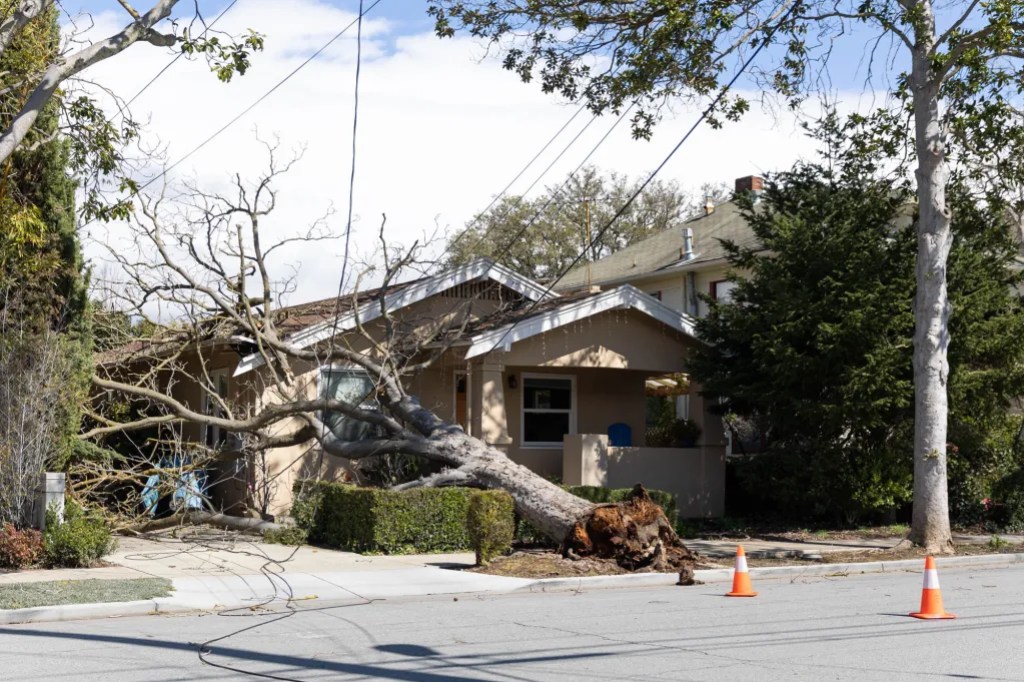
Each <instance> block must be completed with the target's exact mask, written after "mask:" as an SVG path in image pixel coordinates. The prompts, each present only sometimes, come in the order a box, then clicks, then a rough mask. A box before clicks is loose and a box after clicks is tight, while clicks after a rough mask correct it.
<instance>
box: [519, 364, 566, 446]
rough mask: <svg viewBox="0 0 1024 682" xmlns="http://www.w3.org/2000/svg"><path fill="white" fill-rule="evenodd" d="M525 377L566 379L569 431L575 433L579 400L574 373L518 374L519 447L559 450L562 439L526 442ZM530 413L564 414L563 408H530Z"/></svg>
mask: <svg viewBox="0 0 1024 682" xmlns="http://www.w3.org/2000/svg"><path fill="white" fill-rule="evenodd" d="M527 379H568V381H569V386H570V398H569V400H570V401H571V402H570V405H569V433H568V434H566V435H572V434H574V433H576V412H577V410H578V409H579V402H578V401H577V398H576V375H575V374H544V373H542V372H521V373H520V374H519V447H520V448H521V449H524V450H561V449H562V441H558V442H555V441H543V442H533V443H527V442H526V409H527V408H526V380H527ZM530 412H531V413H532V414H547V413H550V414H564V413H565V410H553V409H552V410H545V409H537V408H530Z"/></svg>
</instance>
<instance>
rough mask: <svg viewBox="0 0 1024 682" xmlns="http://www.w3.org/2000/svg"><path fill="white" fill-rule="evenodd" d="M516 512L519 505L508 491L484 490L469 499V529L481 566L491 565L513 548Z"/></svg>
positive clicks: (478, 563)
mask: <svg viewBox="0 0 1024 682" xmlns="http://www.w3.org/2000/svg"><path fill="white" fill-rule="evenodd" d="M514 513H515V502H513V500H512V496H511V495H509V494H508V493H507V492H505V491H504V490H481V491H479V492H476V493H474V494H473V495H472V496H471V497H470V498H469V512H468V514H467V516H466V527H467V530H468V531H469V541H470V543H471V544H472V546H473V551H475V552H476V563H477V565H478V566H484V565H486V564H489V563H490V562H491V559H493V558H495V557H496V556H499V555H501V554H504V553H505V552H507V551H508V550H509V549H511V548H512V540H513V538H514V537H515V531H516V523H515V516H514Z"/></svg>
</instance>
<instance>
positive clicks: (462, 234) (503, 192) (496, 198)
mask: <svg viewBox="0 0 1024 682" xmlns="http://www.w3.org/2000/svg"><path fill="white" fill-rule="evenodd" d="M586 108H587V105H586V104H583V105H582V106H580V108H579V109H577V110H576V113H574V114H573V115H572V116H570V117H569V120H568V121H566V122H565V123H563V124H562V127H561V128H559V129H558V131H557V132H556V133H555V134H554V135H552V136H551V137H550V138H549V139H548V141H547V142H546V143H545V144H544V146H543V147H541V148H540V151H538V152H537V153H536V154H534V155H533V158H532V159H530V160H529V161H528V162H527V163H526V165H525V166H523V167H522V169H521V170H520V171H519V172H518V173H516V176H515V177H514V178H512V180H510V181H509V183H508V184H507V185H505V187H504V189H502V190H501V191H500V192H498V193H497V194H496V195H495V196H494V198H493V199H491V203H489V204H487V207H486V208H484V210H482V211H480V213H478V214H477V218H479V217H480V216H483V215H485V214H486V213H487V212H488V211H490V210H491V208H492V207H493V206H494V205H495V204H496V203H498V201H500V200H501V199H502V198H503V197H504V196H505V195H506V194H507V193H508V191H509V190H510V189H511V188H512V185H514V184H515V183H516V182H518V181H519V178H521V177H523V175H525V174H526V171H527V170H529V169H530V166H532V165H533V164H534V163H536V161H537V159H539V158H540V157H541V155H543V154H544V152H546V151H547V150H548V147H550V146H551V145H552V144H554V142H555V140H556V139H558V138H559V137H560V136H561V135H562V133H563V132H565V130H566V128H568V127H569V126H570V125H571V124H572V122H573V121H575V120H576V117H577V116H579V115H580V114H581V113H583V112H584V111H585V110H586ZM596 119H597V117H596V116H594V117H593V118H591V119H590V122H589V123H587V125H586V126H584V128H583V130H581V131H580V132H579V133H577V135H576V137H574V138H573V140H572V142H570V143H569V145H568V146H567V147H566V148H565V149H563V150H562V152H561V153H560V154H559V155H558V156H557V157H556V158H555V161H557V160H558V159H560V158H561V157H562V155H563V154H565V152H566V151H568V147H571V146H572V144H573V143H574V142H576V140H578V139H579V137H580V135H581V134H582V133H583V131H585V130H586V129H587V128H589V127H590V124H591V123H593V122H594V121H595V120H596ZM552 165H554V163H552V164H549V165H548V167H547V168H545V169H544V170H543V171H542V172H541V174H540V175H539V176H538V177H537V179H536V180H534V181H533V183H532V184H531V185H530V186H529V187H528V188H527V189H526V190H524V191H523V194H527V193H529V191H530V190H531V189H532V188H533V187H534V185H536V184H537V183H538V182H539V181H540V179H541V178H542V177H544V175H546V174H547V172H548V171H549V170H551V166H552ZM510 210H511V209H510ZM475 221H476V218H474V219H473V222H475ZM469 230H470V227H469V226H468V225H467V226H466V227H465V228H463V230H462V232H460V233H459V234H458V235H456V237H455V239H453V240H451V242H449V244H448V246H447V247H445V251H451V250H452V248H454V246H455V245H456V244H457V243H458V242H459V240H461V239H462V238H463V237H465V236H466V235H468V234H469ZM489 232H490V229H488V230H487V231H485V232H484V234H483V235H481V236H480V238H479V239H478V240H477V242H478V243H479V242H480V241H483V240H484V239H486V238H487V235H488V233H489Z"/></svg>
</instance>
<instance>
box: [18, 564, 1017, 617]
mask: <svg viewBox="0 0 1024 682" xmlns="http://www.w3.org/2000/svg"><path fill="white" fill-rule="evenodd" d="M938 561H939V563H940V565H941V567H943V568H952V567H968V566H976V567H982V568H1006V567H1009V566H1012V565H1014V564H1024V553H1021V554H978V555H974V556H964V557H949V558H946V559H941V558H940V559H939V560H938ZM920 570H921V560H920V559H904V560H900V561H872V562H866V563H851V564H811V565H806V566H765V567H761V568H751V569H750V574H751V577H756V578H760V579H762V580H770V579H772V578H794V579H795V578H802V577H803V578H812V577H823V576H828V577H845V576H848V575H851V574H867V573H897V572H912V571H920ZM694 575H695V577H696V578H697V580H700V581H702V582H704V583H721V582H728V581H729V580H731V579H732V569H731V568H715V569H703V570H698V571H695V574H694ZM677 581H678V577H677V575H676V574H675V573H638V574H633V575H600V576H591V577H578V578H539V579H536V580H534V581H532V582H530V583H528V584H526V585H523V586H521V587H516V588H514V589H511V590H506V591H499V590H495V591H492V592H489V593H490V594H516V593H523V592H571V591H576V590H583V589H610V588H616V587H620V588H621V587H633V588H636V587H668V586H674V585H675V584H676V582H677ZM477 593H479V590H476V589H467V590H466V591H464V592H446V593H444V594H448V595H454V594H477ZM405 596H410V597H412V596H426V595H422V594H420V593H410V594H408V595H405ZM395 597H400V595H395ZM173 599H174V598H173V597H161V598H159V599H146V600H140V601H130V602H106V603H99V604H65V605H58V606H36V607H32V608H27V609H8V610H0V626H3V625H16V624H23V623H46V622H60V621H69V620H88V619H98V618H125V617H132V616H149V615H170V614H182V613H203V612H211V611H218V610H223V609H226V608H238V606H237V605H236V606H232V605H229V604H217V605H215V606H211V607H205V608H204V607H201V606H197V605H195V604H187V603H185V604H175V603H173ZM328 601H329V600H328ZM325 603H326V602H325Z"/></svg>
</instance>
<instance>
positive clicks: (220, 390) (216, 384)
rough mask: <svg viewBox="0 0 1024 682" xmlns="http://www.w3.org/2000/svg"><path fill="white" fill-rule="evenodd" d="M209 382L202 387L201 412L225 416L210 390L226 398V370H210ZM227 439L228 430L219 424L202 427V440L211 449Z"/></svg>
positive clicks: (212, 415) (213, 415)
mask: <svg viewBox="0 0 1024 682" xmlns="http://www.w3.org/2000/svg"><path fill="white" fill-rule="evenodd" d="M210 384H211V386H204V387H203V388H202V391H203V414H205V415H207V416H210V417H223V416H225V415H224V408H222V407H221V404H220V402H219V401H217V400H216V399H215V398H214V397H213V393H212V391H216V392H217V397H219V398H220V399H221V400H223V401H226V400H227V398H228V371H227V370H226V369H218V370H214V371H212V372H210ZM227 439H228V432H227V431H224V430H222V429H221V428H220V427H219V426H206V427H205V428H204V433H203V442H204V443H206V447H208V448H210V449H211V450H212V449H214V448H219V447H221V446H222V445H224V442H225V441H226V440H227Z"/></svg>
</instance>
